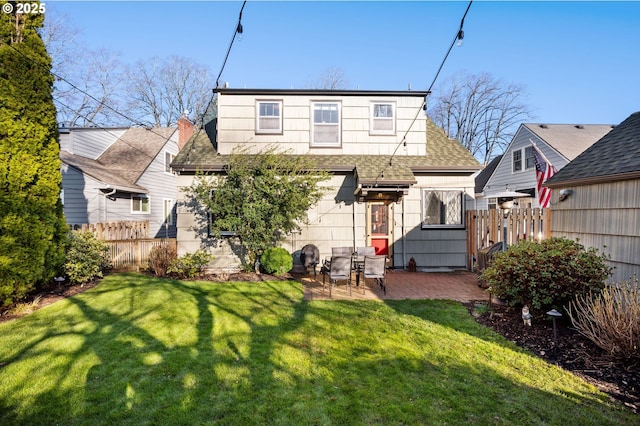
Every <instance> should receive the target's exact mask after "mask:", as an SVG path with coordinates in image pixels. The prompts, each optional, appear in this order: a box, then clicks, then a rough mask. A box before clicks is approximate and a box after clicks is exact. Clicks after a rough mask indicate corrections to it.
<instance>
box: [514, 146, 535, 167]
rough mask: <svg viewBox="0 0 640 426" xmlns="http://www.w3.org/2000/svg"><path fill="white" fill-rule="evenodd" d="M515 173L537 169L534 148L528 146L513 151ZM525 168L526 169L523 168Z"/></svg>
mask: <svg viewBox="0 0 640 426" xmlns="http://www.w3.org/2000/svg"><path fill="white" fill-rule="evenodd" d="M512 155H513V171H514V172H521V171H522V170H531V169H533V168H535V166H536V165H535V161H534V155H533V147H532V146H527V147H524V148H520V149H515V150H513V154H512ZM523 167H524V168H523Z"/></svg>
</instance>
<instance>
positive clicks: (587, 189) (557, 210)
mask: <svg viewBox="0 0 640 426" xmlns="http://www.w3.org/2000/svg"><path fill="white" fill-rule="evenodd" d="M565 189H571V190H572V191H573V193H572V194H571V196H569V197H568V198H567V199H566V200H564V201H562V202H560V201H559V200H558V197H559V190H557V189H556V190H554V191H553V198H552V206H553V211H552V215H551V235H552V236H554V237H565V238H569V239H572V240H576V239H577V240H578V241H579V242H580V244H583V245H584V246H586V247H594V248H596V249H598V250H599V251H600V252H602V253H605V254H606V255H607V256H611V258H610V260H609V264H610V265H611V266H613V267H614V268H615V269H614V271H613V276H612V277H611V279H610V280H609V281H610V282H620V281H624V280H628V279H629V278H630V277H631V276H633V275H634V274H635V275H636V276H640V180H637V179H636V180H626V181H616V182H610V183H599V184H593V185H584V186H575V187H566V188H565Z"/></svg>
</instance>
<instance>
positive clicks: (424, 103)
mask: <svg viewBox="0 0 640 426" xmlns="http://www.w3.org/2000/svg"><path fill="white" fill-rule="evenodd" d="M471 3H473V0H470V1H469V5H468V6H467V10H465V12H464V15H463V16H462V20H460V26H459V27H458V30H457V31H456V35H455V37H453V41H452V42H451V45H449V49H448V50H447V53H446V54H445V55H444V58H443V59H442V62H441V63H440V66H439V67H438V71H437V72H436V75H435V76H434V77H433V81H431V84H430V85H429V88H428V89H427V94H426V96H425V98H424V100H423V101H422V104H421V105H420V107H419V108H418V111H417V112H416V115H415V117H414V118H413V121H411V124H409V127H408V128H407V130H406V131H405V133H404V135H403V136H402V139H400V142H398V144H397V145H396V148H395V149H394V150H393V153H392V154H391V157H390V158H389V163H388V164H387V165H385V167H384V168H383V169H382V170H381V171H380V173H378V176H376V179H375V183H376V184H377V182H378V179H380V178H381V177H383V176H384V172H385V171H386V170H387V168H389V167H392V165H393V158H394V157H395V155H396V153H397V152H398V148H400V145H405V144H406V139H407V135H408V134H409V131H411V128H412V127H413V125H414V124H415V122H416V121H417V120H418V116H420V111H423V110H425V111H426V108H427V97H428V96H429V95H430V94H431V89H433V86H434V85H435V84H436V80H437V79H438V76H439V75H440V71H442V68H443V67H444V64H445V62H446V61H447V58H448V57H449V54H450V53H451V49H453V46H454V45H455V44H456V41H462V39H463V38H464V30H463V27H464V19H465V18H466V17H467V13H469V9H470V8H471Z"/></svg>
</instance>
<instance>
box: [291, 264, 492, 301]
mask: <svg viewBox="0 0 640 426" xmlns="http://www.w3.org/2000/svg"><path fill="white" fill-rule="evenodd" d="M302 283H303V287H304V298H305V299H306V300H321V299H327V300H328V299H330V298H329V277H327V286H326V289H325V290H324V292H323V290H322V274H320V273H318V275H317V276H316V279H315V280H314V278H313V274H311V275H306V276H304V277H303V278H302ZM360 285H361V286H362V279H361V281H360ZM331 299H335V300H345V299H360V300H363V299H368V300H375V299H450V300H457V301H459V302H470V301H473V300H489V294H488V293H487V292H485V291H484V290H483V289H481V288H480V287H478V276H477V274H475V273H472V272H466V271H454V272H406V271H393V270H391V271H388V272H387V294H386V295H385V294H383V293H382V289H380V287H379V286H376V285H375V283H374V282H373V281H371V280H367V285H366V289H365V291H364V294H363V291H362V288H356V286H355V278H354V279H352V288H351V295H349V287H348V286H347V285H346V283H345V282H344V281H340V282H338V285H337V286H334V287H333V290H332V297H331Z"/></svg>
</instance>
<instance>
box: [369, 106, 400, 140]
mask: <svg viewBox="0 0 640 426" xmlns="http://www.w3.org/2000/svg"><path fill="white" fill-rule="evenodd" d="M369 133H370V134H372V135H395V133H396V105H395V103H393V102H385V103H382V102H374V103H372V104H371V121H370V127H369Z"/></svg>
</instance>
